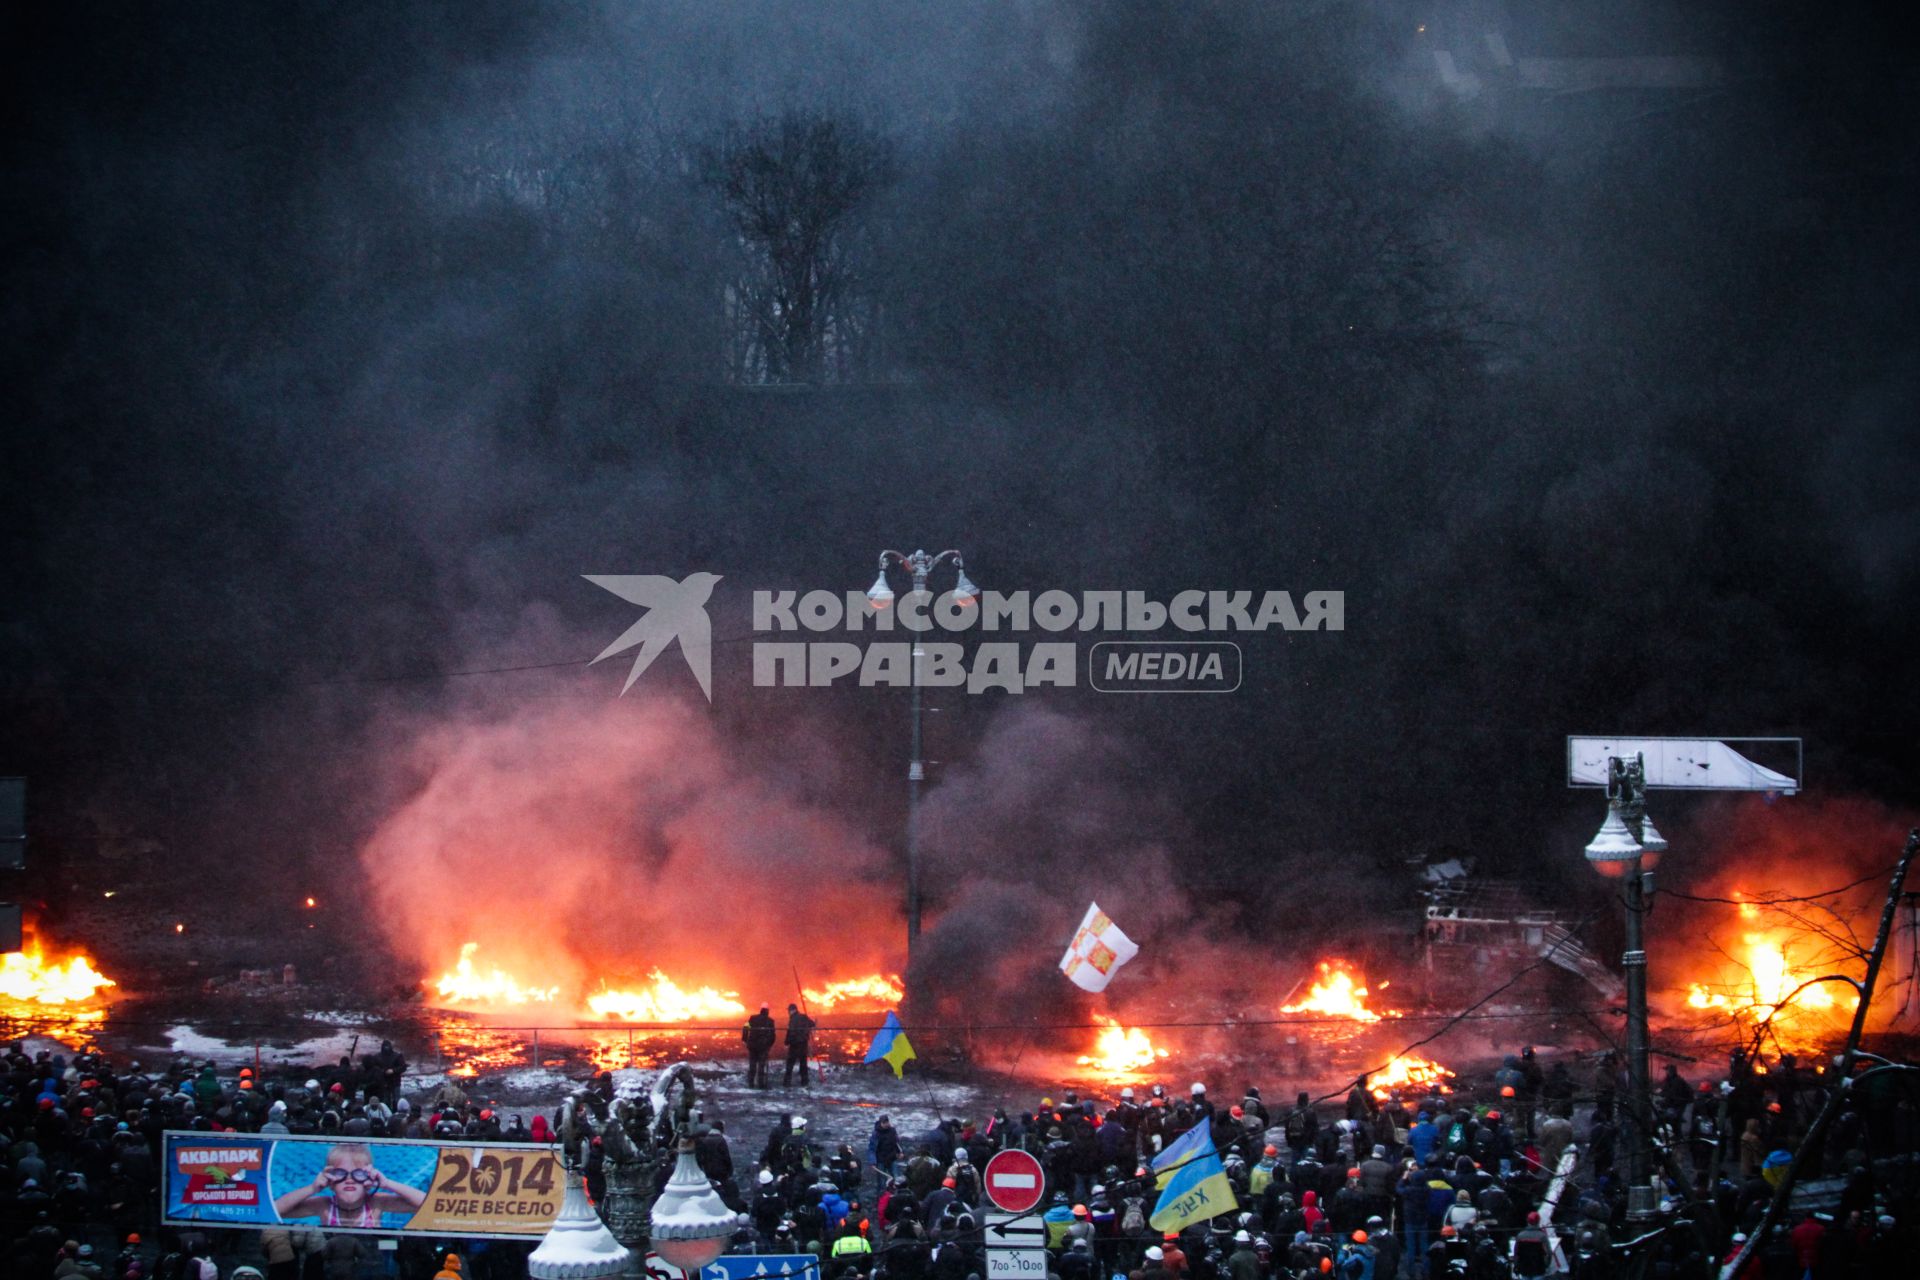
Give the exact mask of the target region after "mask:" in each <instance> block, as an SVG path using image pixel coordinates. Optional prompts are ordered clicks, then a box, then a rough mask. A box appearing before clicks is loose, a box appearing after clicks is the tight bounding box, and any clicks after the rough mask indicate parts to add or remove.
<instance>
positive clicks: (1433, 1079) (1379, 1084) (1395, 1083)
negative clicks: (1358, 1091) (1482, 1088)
mask: <svg viewBox="0 0 1920 1280" xmlns="http://www.w3.org/2000/svg"><path fill="white" fill-rule="evenodd" d="M1451 1079H1453V1072H1451V1071H1449V1070H1447V1069H1446V1068H1445V1067H1443V1066H1441V1065H1440V1064H1439V1063H1437V1062H1434V1061H1432V1060H1430V1059H1427V1058H1420V1057H1415V1056H1413V1055H1410V1054H1403V1055H1402V1056H1400V1057H1397V1058H1395V1059H1394V1060H1393V1061H1391V1062H1389V1063H1388V1064H1387V1065H1386V1066H1384V1067H1382V1068H1380V1070H1378V1071H1376V1072H1374V1073H1373V1075H1371V1076H1370V1077H1368V1079H1367V1085H1368V1087H1369V1088H1371V1089H1372V1090H1373V1096H1374V1097H1376V1098H1378V1099H1379V1100H1380V1101H1382V1102H1385V1101H1386V1100H1387V1098H1388V1096H1389V1095H1390V1094H1392V1092H1393V1091H1394V1090H1395V1089H1405V1088H1406V1087H1407V1086H1409V1085H1413V1086H1416V1087H1418V1088H1421V1089H1425V1090H1427V1091H1429V1092H1432V1093H1452V1092H1453V1088H1452V1086H1450V1085H1449V1084H1448V1083H1447V1081H1449V1080H1451Z"/></svg>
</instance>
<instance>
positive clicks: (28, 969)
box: [0, 937, 119, 1005]
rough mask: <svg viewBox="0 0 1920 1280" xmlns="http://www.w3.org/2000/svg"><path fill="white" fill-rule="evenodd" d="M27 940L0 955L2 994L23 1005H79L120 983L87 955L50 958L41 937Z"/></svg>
mask: <svg viewBox="0 0 1920 1280" xmlns="http://www.w3.org/2000/svg"><path fill="white" fill-rule="evenodd" d="M26 941H27V945H26V948H25V949H24V950H21V951H13V952H9V953H8V954H7V955H6V956H5V957H4V958H0V997H4V998H5V999H8V1000H14V1001H17V1002H19V1003H21V1004H43V1005H63V1004H78V1003H80V1002H81V1001H84V1000H91V999H93V997H94V996H95V995H97V994H98V993H99V992H100V991H101V990H102V989H103V988H106V987H112V986H118V985H119V984H118V983H116V982H115V981H114V980H113V979H112V978H109V977H108V976H107V975H106V974H104V973H101V972H100V971H99V970H98V969H96V968H94V967H93V961H92V960H91V959H90V958H88V957H87V956H85V955H72V956H68V957H67V958H66V959H65V960H54V961H49V960H48V959H47V958H46V955H45V953H44V952H43V951H42V950H41V947H40V942H39V940H38V939H36V938H32V937H29V938H28V939H27V940H26Z"/></svg>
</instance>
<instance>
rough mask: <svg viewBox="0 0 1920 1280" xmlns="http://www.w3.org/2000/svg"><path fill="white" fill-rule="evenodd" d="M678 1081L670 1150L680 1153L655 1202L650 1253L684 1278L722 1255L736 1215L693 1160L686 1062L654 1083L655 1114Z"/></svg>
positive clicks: (694, 1124) (697, 1127) (698, 1126)
mask: <svg viewBox="0 0 1920 1280" xmlns="http://www.w3.org/2000/svg"><path fill="white" fill-rule="evenodd" d="M675 1080H678V1081H679V1082H680V1086H681V1092H680V1101H679V1104H678V1105H677V1106H676V1107H675V1109H674V1112H673V1137H674V1145H675V1148H676V1150H677V1151H678V1155H677V1156H676V1157H675V1161H674V1166H673V1176H672V1177H671V1178H669V1179H667V1185H666V1186H665V1187H664V1188H662V1189H661V1192H660V1198H659V1199H658V1200H655V1201H654V1202H653V1225H652V1234H653V1248H654V1252H655V1253H658V1254H659V1255H660V1256H661V1257H662V1258H665V1259H666V1260H667V1261H668V1262H671V1263H672V1264H673V1265H674V1266H676V1267H679V1268H680V1269H681V1270H682V1271H683V1272H685V1273H686V1274H687V1275H689V1276H692V1275H697V1274H699V1271H700V1268H702V1267H704V1266H706V1265H707V1264H708V1263H709V1262H712V1261H713V1260H714V1259H715V1258H717V1257H719V1256H720V1255H721V1254H722V1253H724V1252H726V1248H727V1241H728V1240H729V1239H731V1238H732V1236H733V1233H734V1231H735V1230H736V1229H737V1228H738V1227H739V1225H740V1215H739V1214H737V1213H735V1212H734V1211H733V1210H731V1209H729V1208H727V1205H726V1202H725V1201H723V1200H721V1199H720V1196H719V1195H718V1194H717V1193H716V1192H715V1191H714V1189H713V1184H712V1183H711V1182H709V1181H707V1175H706V1173H705V1172H704V1171H702V1170H701V1168H700V1163H699V1161H697V1160H695V1159H694V1158H693V1146H694V1139H695V1137H696V1136H697V1135H698V1134H699V1133H700V1132H701V1131H704V1130H705V1128H706V1125H705V1124H704V1123H702V1122H701V1121H700V1120H699V1118H698V1116H697V1114H696V1113H695V1112H694V1110H693V1071H692V1069H691V1068H689V1067H688V1066H687V1065H686V1064H685V1063H684V1062H676V1063H674V1064H673V1065H672V1066H671V1067H668V1068H667V1069H666V1070H665V1071H662V1072H661V1073H660V1075H659V1077H658V1078H657V1079H655V1081H654V1083H653V1105H654V1112H655V1114H657V1115H661V1116H664V1115H666V1111H667V1096H666V1094H667V1090H668V1088H670V1087H671V1086H672V1084H673V1082H674V1081H675Z"/></svg>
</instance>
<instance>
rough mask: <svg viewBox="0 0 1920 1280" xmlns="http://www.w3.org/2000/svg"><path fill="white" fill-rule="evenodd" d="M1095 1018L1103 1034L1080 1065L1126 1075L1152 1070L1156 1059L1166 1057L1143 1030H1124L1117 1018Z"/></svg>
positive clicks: (1108, 1072)
mask: <svg viewBox="0 0 1920 1280" xmlns="http://www.w3.org/2000/svg"><path fill="white" fill-rule="evenodd" d="M1093 1016H1094V1020H1095V1021H1097V1022H1099V1023H1101V1024H1102V1025H1101V1028H1100V1034H1099V1036H1098V1037H1096V1038H1095V1040H1094V1048H1093V1052H1092V1053H1090V1054H1087V1055H1086V1056H1084V1057H1082V1058H1081V1059H1080V1060H1079V1062H1080V1065H1081V1066H1083V1067H1092V1068H1093V1069H1094V1070H1096V1071H1100V1072H1104V1073H1106V1074H1107V1075H1116V1076H1123V1075H1130V1074H1132V1073H1133V1072H1135V1071H1140V1070H1143V1069H1144V1068H1146V1067H1150V1066H1152V1065H1153V1063H1154V1062H1155V1060H1157V1059H1159V1058H1164V1057H1166V1056H1167V1051H1166V1050H1165V1049H1156V1048H1154V1045H1153V1041H1152V1040H1151V1039H1149V1038H1148V1036H1147V1033H1146V1032H1144V1031H1142V1030H1141V1029H1140V1028H1138V1027H1123V1026H1121V1025H1120V1023H1119V1022H1118V1021H1116V1020H1115V1019H1113V1018H1108V1017H1105V1016H1103V1015H1101V1014H1097V1013H1096V1014H1095V1015H1093Z"/></svg>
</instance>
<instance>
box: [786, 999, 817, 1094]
mask: <svg viewBox="0 0 1920 1280" xmlns="http://www.w3.org/2000/svg"><path fill="white" fill-rule="evenodd" d="M814 1026H815V1023H814V1021H813V1019H812V1018H809V1017H808V1016H807V1015H806V1014H804V1013H802V1012H800V1006H799V1005H797V1004H789V1005H788V1006H787V1070H786V1075H785V1077H784V1078H783V1079H782V1080H781V1082H780V1083H781V1084H782V1085H784V1086H786V1087H788V1088H791V1087H792V1086H793V1069H794V1068H795V1067H799V1068H800V1087H801V1088H803V1089H804V1088H806V1087H807V1085H808V1083H809V1081H808V1079H807V1044H808V1042H809V1041H810V1040H812V1038H813V1028H814Z"/></svg>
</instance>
